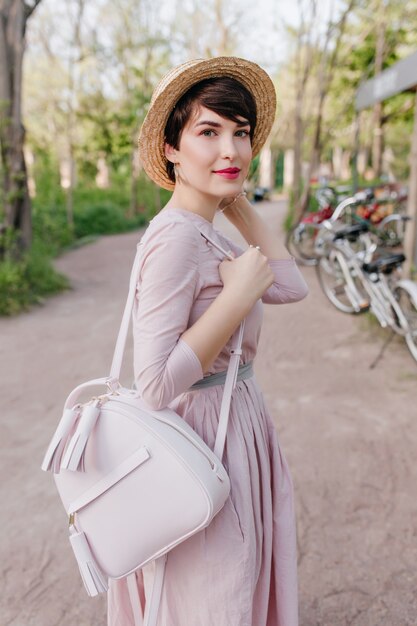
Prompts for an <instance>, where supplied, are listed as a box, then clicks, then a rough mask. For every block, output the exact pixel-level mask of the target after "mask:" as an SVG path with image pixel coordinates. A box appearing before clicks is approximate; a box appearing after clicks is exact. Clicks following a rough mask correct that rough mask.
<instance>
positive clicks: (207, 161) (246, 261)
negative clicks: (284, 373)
mask: <svg viewBox="0 0 417 626" xmlns="http://www.w3.org/2000/svg"><path fill="white" fill-rule="evenodd" d="M202 122H204V123H202ZM249 130H250V126H249V124H248V123H247V120H245V119H244V118H240V122H239V123H237V122H234V121H232V120H228V119H225V118H223V117H221V116H220V115H218V114H217V113H215V112H214V111H211V110H209V109H207V108H205V107H196V108H195V111H194V115H193V116H192V117H191V119H190V120H189V122H188V123H187V125H186V126H185V127H184V128H183V131H182V134H181V139H180V144H179V149H178V150H176V149H175V148H173V147H172V146H170V145H168V144H165V155H166V157H167V159H168V160H169V161H171V162H172V163H175V164H176V167H177V172H178V174H179V176H178V177H177V180H176V183H175V189H174V191H173V194H172V197H171V199H170V200H169V202H168V203H167V204H166V206H165V208H170V207H172V208H182V209H186V210H188V211H190V212H193V213H197V214H198V215H201V216H202V217H204V218H205V219H207V220H208V221H210V222H212V221H213V218H214V216H215V214H216V211H217V210H218V209H219V208H222V206H224V205H227V204H228V203H229V202H231V201H232V200H233V198H234V197H235V196H236V195H237V194H238V193H239V192H240V191H241V190H242V187H243V182H244V180H245V178H246V176H247V173H248V170H249V165H250V161H251V158H252V148H251V142H250V136H249ZM229 167H236V168H240V172H239V175H238V177H237V178H235V179H227V178H224V177H223V176H221V175H219V174H216V173H215V172H216V171H217V170H222V169H226V168H229ZM162 210H164V209H162ZM224 215H225V216H226V217H227V218H228V219H229V220H230V222H231V223H232V224H233V225H234V226H235V227H236V228H237V229H238V230H239V231H240V233H241V234H242V236H243V237H244V238H245V240H246V241H247V243H248V244H250V245H253V246H259V247H260V251H259V250H257V249H256V248H255V247H253V248H251V247H249V248H248V249H247V250H246V251H245V252H244V253H243V254H242V255H241V256H239V257H238V258H236V259H234V260H224V261H222V262H221V263H220V265H219V272H220V277H221V279H222V282H223V289H222V291H221V292H220V293H219V295H218V296H217V298H216V299H215V300H214V301H213V302H212V304H211V305H210V306H209V307H208V309H207V310H206V311H205V312H204V313H203V315H201V317H200V318H199V319H198V320H197V321H196V322H195V323H194V324H193V325H192V326H190V328H188V329H187V330H186V331H185V332H184V333H183V334H182V336H181V338H182V340H183V341H186V342H187V343H188V345H189V346H190V347H191V348H192V349H193V350H194V352H195V354H196V355H197V356H198V358H199V360H200V362H201V366H202V369H203V372H206V371H207V370H208V369H209V367H210V366H211V365H212V363H213V362H214V361H215V359H216V358H217V356H218V355H219V353H220V352H221V350H222V348H223V347H224V346H225V344H226V343H227V342H228V340H229V339H230V337H231V336H232V334H233V332H234V331H235V330H236V328H237V327H238V325H239V324H240V322H241V321H242V320H243V319H244V318H245V317H246V315H247V314H248V313H249V311H250V310H251V309H252V307H253V306H254V304H255V303H256V301H257V300H258V299H259V298H261V296H262V295H263V293H264V292H265V291H266V290H267V289H268V287H270V285H271V284H272V283H273V280H274V275H273V273H272V271H271V269H270V267H269V265H268V258H269V259H283V258H290V257H289V254H288V252H287V250H286V248H285V247H284V245H283V244H282V243H281V242H280V241H279V240H278V238H277V237H276V236H275V235H274V234H273V233H272V232H271V229H270V228H268V226H267V224H266V223H265V222H264V221H263V219H262V218H261V217H260V216H259V215H258V214H257V212H256V211H255V210H254V208H253V207H252V205H251V204H250V202H249V201H248V200H247V199H246V198H245V197H241V198H239V199H238V200H236V202H234V203H233V204H232V205H231V206H230V207H228V208H227V209H226V210H225V211H224Z"/></svg>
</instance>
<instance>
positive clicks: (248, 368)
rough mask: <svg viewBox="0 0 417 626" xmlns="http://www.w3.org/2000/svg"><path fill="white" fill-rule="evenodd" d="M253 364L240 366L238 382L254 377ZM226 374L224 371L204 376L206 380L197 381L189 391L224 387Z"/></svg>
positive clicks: (251, 362) (250, 362)
mask: <svg viewBox="0 0 417 626" xmlns="http://www.w3.org/2000/svg"><path fill="white" fill-rule="evenodd" d="M252 364H253V361H249V362H248V363H245V364H244V365H239V369H238V371H237V380H245V379H246V378H251V377H252V376H253V369H252ZM226 374H227V370H223V371H222V372H216V373H215V374H209V375H208V376H204V378H200V380H197V382H196V383H194V385H191V387H190V388H189V389H188V391H194V389H204V388H205V387H214V385H223V384H224V383H225V381H226Z"/></svg>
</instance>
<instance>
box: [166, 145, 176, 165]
mask: <svg viewBox="0 0 417 626" xmlns="http://www.w3.org/2000/svg"><path fill="white" fill-rule="evenodd" d="M164 150H165V156H166V158H167V159H168V161H171V163H176V162H177V161H178V157H177V152H178V151H177V150H176V149H175V148H173V147H172V146H170V145H169V143H166V142H165V144H164Z"/></svg>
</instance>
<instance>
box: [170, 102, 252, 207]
mask: <svg viewBox="0 0 417 626" xmlns="http://www.w3.org/2000/svg"><path fill="white" fill-rule="evenodd" d="M239 120H241V121H239V122H233V121H232V120H228V119H225V118H224V117H221V116H220V115H218V114H217V113H215V112H214V111H211V110H210V109H207V108H206V107H203V106H199V107H196V109H195V111H194V112H193V115H192V116H191V118H190V119H189V121H188V122H187V124H186V126H185V127H184V128H183V131H182V134H181V139H180V144H179V149H178V150H175V149H173V148H172V147H171V146H168V145H167V144H166V155H167V158H169V160H170V161H173V162H176V163H177V167H178V170H177V171H178V174H179V177H180V181H179V184H181V185H186V186H189V187H192V188H194V189H195V190H198V191H200V192H202V193H204V194H208V195H212V196H215V197H217V198H219V199H221V198H226V197H229V196H233V195H236V194H237V193H238V192H239V191H240V190H241V189H242V186H243V182H244V180H245V178H246V176H247V174H248V170H249V165H250V162H251V159H252V147H251V141H250V136H249V131H250V125H249V122H248V121H247V120H245V119H244V118H243V117H239ZM224 170H228V171H224ZM177 182H178V181H177Z"/></svg>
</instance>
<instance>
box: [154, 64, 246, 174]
mask: <svg viewBox="0 0 417 626" xmlns="http://www.w3.org/2000/svg"><path fill="white" fill-rule="evenodd" d="M195 104H197V105H201V106H204V107H206V108H207V109H210V110H211V111H214V112H215V113H217V114H218V115H221V117H224V118H226V119H228V120H232V121H233V122H239V121H240V120H239V117H243V118H245V119H246V120H248V122H249V124H250V133H249V135H250V140H251V142H252V141H253V134H254V132H255V126H256V120H257V118H256V102H255V99H254V97H253V96H252V94H251V92H250V91H249V89H247V88H246V87H245V86H244V85H242V83H240V82H239V81H238V80H236V79H235V78H232V77H229V76H220V77H218V78H207V79H205V80H202V81H200V82H198V83H196V84H195V85H193V86H192V87H190V89H189V90H188V91H186V93H185V94H184V95H183V96H182V97H181V98H180V99H179V100H178V102H177V104H176V105H175V107H174V109H173V110H172V112H171V115H170V116H169V118H168V121H167V123H166V126H165V141H166V143H168V144H169V145H170V146H172V147H173V148H175V149H176V150H178V149H179V144H180V139H181V133H182V130H183V128H184V127H185V125H186V124H187V122H188V121H189V119H190V118H191V114H192V112H193V111H194V106H195ZM166 170H167V174H168V176H169V178H170V180H172V182H173V183H175V174H174V165H173V163H171V162H170V161H168V163H167V166H166Z"/></svg>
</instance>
